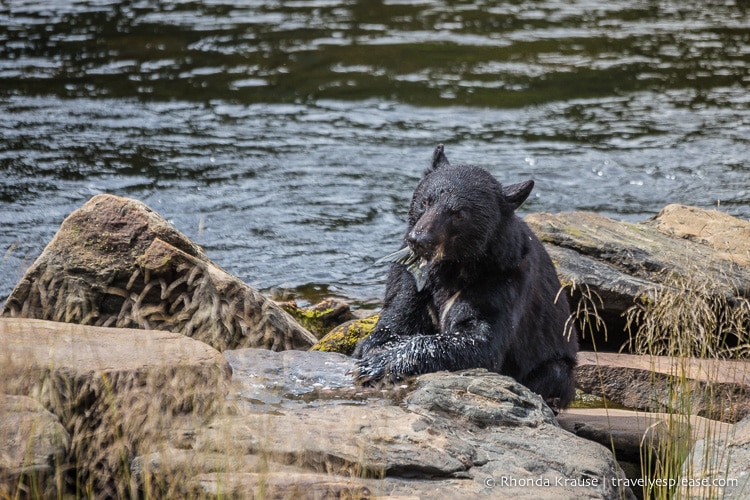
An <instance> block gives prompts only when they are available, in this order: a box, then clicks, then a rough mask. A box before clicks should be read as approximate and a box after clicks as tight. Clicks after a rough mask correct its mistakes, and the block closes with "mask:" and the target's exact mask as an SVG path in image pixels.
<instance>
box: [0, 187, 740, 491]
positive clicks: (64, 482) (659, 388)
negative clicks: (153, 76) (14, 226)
mask: <svg viewBox="0 0 750 500" xmlns="http://www.w3.org/2000/svg"><path fill="white" fill-rule="evenodd" d="M526 221H527V223H529V225H530V226H531V227H532V229H534V231H535V232H536V233H537V234H538V235H539V237H540V238H541V239H542V240H543V241H544V242H545V244H546V246H547V248H548V251H549V252H550V254H551V255H552V257H553V259H554V261H555V264H556V265H557V268H558V272H559V273H560V276H561V281H562V282H563V283H565V284H567V285H568V288H567V289H568V291H569V292H570V293H571V296H572V297H573V299H574V303H578V304H581V303H582V301H583V300H589V301H591V302H594V303H595V304H598V305H599V308H598V309H597V310H596V311H594V312H593V314H592V313H591V311H590V310H585V311H584V313H585V314H583V315H581V314H579V318H578V319H579V320H581V316H582V317H583V321H585V322H586V323H585V324H584V326H586V325H589V326H591V328H589V329H588V330H585V329H584V335H586V334H588V336H589V340H593V343H596V345H597V347H598V348H599V349H597V352H593V351H587V352H582V353H580V355H579V368H578V371H577V377H578V387H579V389H582V390H583V391H584V392H586V393H588V394H593V395H598V396H603V397H605V398H606V400H605V402H604V403H602V405H603V406H605V408H597V409H593V410H587V409H580V408H579V409H576V408H574V409H571V410H569V411H568V412H563V413H561V414H560V415H559V416H557V417H555V415H553V414H552V412H551V411H550V410H549V408H547V407H546V406H545V405H544V404H543V402H542V401H541V399H540V398H539V397H538V396H537V395H535V394H533V393H531V392H530V391H528V390H527V389H526V388H524V387H523V386H521V385H519V384H517V383H516V382H514V381H513V380H512V379H509V378H507V377H503V376H500V375H497V374H492V373H487V372H484V371H481V370H469V371H466V372H459V373H437V374H428V375H423V376H420V377H417V378H416V379H415V380H413V381H410V382H409V383H407V384H404V385H402V386H398V387H382V388H375V389H364V388H361V387H356V386H355V385H354V384H353V383H352V379H351V375H350V373H351V369H352V366H353V365H352V360H351V358H349V357H347V356H345V355H342V354H337V353H332V352H317V351H318V350H321V349H322V350H330V349H331V348H330V347H326V346H329V345H333V346H337V347H335V349H340V350H344V351H345V350H346V349H347V347H346V346H345V345H343V344H335V343H329V344H325V343H320V344H318V343H317V342H318V340H317V338H316V337H315V336H314V335H312V334H311V333H310V332H309V331H308V330H307V328H305V327H304V326H302V325H301V324H300V323H299V322H298V321H295V320H294V319H293V318H292V316H291V315H290V314H289V313H288V312H287V310H289V309H290V308H289V307H288V306H286V307H279V305H277V304H275V303H273V302H272V301H270V300H269V299H267V298H265V297H263V295H262V294H260V293H259V292H257V291H256V290H253V289H252V288H251V287H249V286H247V285H246V284H245V283H242V282H241V281H240V280H238V279H237V278H236V277H233V276H231V275H229V274H228V273H226V272H225V271H224V270H222V269H221V268H220V267H218V266H216V265H215V264H214V263H212V262H211V261H210V260H209V259H208V257H207V256H206V255H205V254H204V253H203V251H202V250H201V249H200V248H199V247H197V246H196V245H195V244H194V243H192V242H191V241H189V240H188V239H187V238H186V237H184V235H182V234H181V233H179V231H177V230H176V229H175V228H173V227H172V226H171V225H170V224H168V223H167V222H166V221H164V220H163V219H161V217H159V216H158V214H156V213H155V212H153V211H152V210H150V209H149V208H148V207H146V206H145V205H143V204H142V203H139V202H137V201H134V200H129V199H126V198H119V197H116V196H111V195H98V196H96V197H94V198H93V199H92V200H90V201H89V202H88V203H87V204H86V205H84V206H83V207H82V208H81V209H79V210H77V211H76V212H74V213H73V214H71V215H70V216H69V217H68V218H67V219H66V220H65V221H64V222H63V224H62V225H61V228H60V231H59V232H58V234H57V235H56V236H55V238H54V239H53V240H52V241H51V242H50V244H49V245H48V246H47V248H46V249H45V250H44V252H43V253H42V255H41V256H40V257H39V259H38V260H37V261H36V262H35V263H34V264H33V265H32V266H31V267H30V268H29V270H28V271H27V273H26V274H25V276H24V277H23V278H22V279H21V281H20V282H19V284H18V285H17V286H16V288H15V289H14V290H13V292H12V293H11V295H10V297H9V298H8V300H7V302H6V304H5V306H4V308H3V310H2V318H0V357H2V358H3V359H2V382H0V386H1V387H0V389H1V390H0V416H2V418H0V443H2V451H3V452H2V454H0V496H3V497H6V496H9V497H15V496H22V497H24V496H25V497H32V498H36V497H42V496H43V497H46V496H60V495H64V494H70V493H73V494H75V495H79V496H96V497H107V496H111V497H133V496H143V497H159V498H161V497H174V496H190V497H193V496H195V497H206V498H214V497H227V496H228V497H232V498H256V497H263V498H328V497H341V496H343V497H347V498H371V497H378V498H388V497H391V498H437V497H443V498H476V497H481V496H487V497H503V498H505V497H511V496H512V497H520V498H581V497H582V496H583V497H587V498H633V497H634V493H635V494H636V495H638V496H640V495H641V494H642V492H643V491H645V490H644V489H643V488H641V483H639V482H637V481H638V479H641V480H643V471H638V470H636V471H633V470H628V471H623V469H622V468H621V467H620V464H619V463H618V462H622V463H623V465H624V464H625V462H626V461H633V459H635V461H636V462H638V460H639V459H640V461H641V466H642V465H643V448H644V446H647V447H648V448H649V453H651V452H653V453H655V455H654V456H657V455H658V450H659V449H660V448H662V447H665V446H667V445H669V444H670V443H671V442H672V441H673V440H674V438H675V436H681V437H684V442H685V443H687V448H686V449H685V450H683V451H682V452H681V453H682V455H681V457H682V458H683V460H682V461H681V462H680V464H679V469H677V470H675V469H674V468H673V469H671V470H670V471H668V472H667V471H664V472H663V473H662V476H664V477H667V476H669V477H672V476H674V477H673V478H674V479H675V480H676V479H680V481H681V482H679V483H678V482H676V483H675V484H669V485H668V487H669V488H671V490H670V491H673V492H678V493H679V494H680V496H684V497H691V498H692V497H694V498H706V497H707V496H712V495H714V494H716V493H717V492H720V493H721V495H722V496H724V497H726V498H742V497H743V496H744V495H743V492H745V493H746V492H747V491H750V485H746V483H747V480H748V471H749V470H750V444H748V443H750V439H748V438H746V436H747V435H748V434H747V432H748V431H747V430H746V428H747V427H748V425H747V421H748V419H746V416H747V415H748V413H749V412H750V399H748V391H747V390H746V389H747V386H748V381H747V365H748V363H747V362H746V361H729V360H719V359H710V360H697V359H690V358H684V357H674V356H662V357H658V356H652V355H640V356H637V355H633V354H628V353H620V354H616V353H612V352H605V351H607V350H610V348H613V349H614V350H617V349H619V348H620V346H622V345H623V344H625V345H627V346H632V345H633V342H632V339H631V338H629V337H628V336H627V334H626V333H625V331H624V328H623V326H624V322H625V319H626V318H627V317H628V314H630V315H631V319H634V320H639V319H643V318H648V316H646V313H648V312H649V311H650V310H649V308H651V307H654V304H655V303H657V302H659V300H660V296H659V295H658V294H659V293H660V292H661V291H663V290H674V289H675V288H679V286H678V284H689V283H704V284H705V283H709V284H710V285H711V286H710V287H708V286H706V287H703V290H701V291H700V293H701V294H702V295H700V296H698V298H697V299H690V300H695V301H700V300H708V299H707V297H711V299H710V300H714V298H716V297H718V299H716V300H715V301H714V302H711V304H713V305H717V304H718V306H717V307H718V309H722V310H728V309H731V308H740V307H742V306H743V304H744V302H743V301H744V300H745V297H747V295H748V290H746V288H745V287H746V283H748V282H750V281H748V278H750V267H748V266H749V263H748V260H749V259H748V255H750V224H748V223H747V222H744V221H739V220H737V219H734V218H731V217H729V216H726V215H725V214H721V213H719V212H714V211H703V210H699V209H695V208H692V207H682V206H669V207H666V208H665V209H664V210H663V211H662V213H660V214H659V215H658V216H657V217H655V218H654V219H652V220H649V221H646V222H644V223H640V224H626V223H622V222H617V221H613V220H611V219H607V218H604V217H601V216H597V215H594V214H582V213H573V214H558V215H549V214H533V215H529V216H527V217H526ZM681 280H682V281H681ZM634 308H635V309H634ZM292 309H293V307H292ZM692 309H696V310H699V309H700V308H699V307H697V306H696V307H693V308H692ZM328 310H330V311H336V315H337V317H338V318H339V320H338V321H343V320H344V319H346V314H345V313H346V311H344V310H343V309H342V308H341V307H340V306H336V307H333V306H331V307H328V306H326V307H321V308H319V309H318V311H319V312H321V311H322V312H325V311H328ZM633 310H636V311H640V316H638V315H635V316H633V313H632V311H633ZM292 312H294V311H292ZM578 312H579V313H580V312H581V311H580V306H579V311H578ZM717 314H721V311H719V312H717ZM725 316H726V315H725ZM315 318H318V315H317V313H316V315H315ZM624 318H625V319H624ZM316 321H317V319H316ZM316 324H325V323H320V322H318V323H316ZM357 325H359V326H360V328H359V330H357V328H346V327H344V328H343V330H342V326H340V327H338V333H339V335H342V332H343V335H344V337H346V335H349V334H350V332H353V333H351V335H352V338H351V339H349V344H351V342H353V341H355V340H356V338H357V335H358V334H362V333H366V331H367V327H368V325H369V326H370V327H371V325H372V320H371V319H370V320H369V323H368V320H361V323H358V324H355V325H354V326H357ZM348 326H350V327H351V326H352V325H351V324H349V325H348ZM636 326H637V325H636ZM740 326H747V324H742V325H740ZM326 328H328V327H327V326H326ZM335 330H336V329H334V332H333V333H335ZM355 330H356V331H355ZM605 336H606V338H605ZM730 341H731V342H730V344H732V345H731V346H730V347H729V348H731V349H734V352H736V353H739V354H742V352H741V349H743V348H744V347H746V344H747V339H746V338H745V337H743V336H742V332H739V333H737V334H735V335H734V337H732V338H731V339H730ZM324 342H325V340H324ZM313 346H316V347H314V348H313ZM310 348H313V350H312V351H310V350H309V349H310ZM675 387H677V388H678V389H679V391H677V392H680V394H689V395H690V397H688V398H684V397H681V398H677V399H675V394H676V391H675ZM613 403H619V404H620V405H623V406H625V407H627V408H629V409H630V410H619V409H613V408H611V407H610V408H606V405H611V404H613ZM685 405H687V406H688V410H689V411H688V412H687V415H686V412H685ZM632 410H638V411H632ZM656 412H661V413H656ZM683 417H687V418H683ZM705 417H707V418H705ZM709 418H710V420H709ZM737 422H739V423H737ZM735 423H736V424H735ZM646 438H648V439H646ZM613 451H614V454H613ZM728 451H731V460H729V458H728V457H729V455H728V454H727V452H728ZM626 468H627V467H626ZM670 474H671V476H670ZM678 476H679V477H678ZM688 480H690V481H688Z"/></svg>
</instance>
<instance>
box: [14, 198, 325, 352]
mask: <svg viewBox="0 0 750 500" xmlns="http://www.w3.org/2000/svg"><path fill="white" fill-rule="evenodd" d="M2 315H3V316H9V317H19V318H36V319H48V320H53V321H63V322H66V323H78V324H84V325H97V326H114V327H124V328H143V329H146V330H150V329H157V330H167V331H173V332H179V333H182V334H184V335H187V336H190V337H195V338H197V339H199V340H202V341H204V342H206V343H208V344H210V345H212V346H214V347H215V348H217V349H219V350H223V349H227V348H236V347H248V346H253V347H264V348H268V349H274V350H283V349H308V348H309V347H310V346H312V345H313V344H314V343H315V341H316V339H315V338H314V337H313V336H312V335H311V334H310V333H309V332H308V331H307V330H305V329H304V328H302V327H301V326H300V325H299V324H298V323H297V322H295V321H294V320H293V319H291V318H290V317H289V315H288V314H286V313H285V312H284V311H282V310H281V309H280V308H279V307H278V306H276V304H274V303H273V302H272V301H270V300H268V299H266V298H265V297H263V296H262V295H261V294H260V293H259V292H258V291H257V290H254V289H253V288H251V287H250V286H248V285H246V284H245V283H243V282H241V281H240V280H239V279H237V278H236V277H234V276H231V275H230V274H228V273H227V272H225V271H224V270H223V269H221V268H219V267H218V266H217V265H215V264H214V263H213V262H211V261H210V260H209V259H208V258H207V257H206V255H205V254H204V253H203V251H202V250H201V249H200V248H199V247H198V246H197V245H195V244H194V243H192V242H191V241H190V240H189V239H188V238H187V237H185V236H184V235H183V234H182V233H180V232H179V231H177V230H176V229H175V228H174V227H173V226H172V225H171V224H169V223H168V222H167V221H165V220H164V219H162V218H161V217H160V216H159V215H158V214H156V213H155V212H154V211H152V210H151V209H149V208H148V207H147V206H146V205H144V204H143V203H140V202H138V201H135V200H130V199H127V198H120V197H117V196H112V195H97V196H95V197H93V198H92V199H91V200H89V201H88V202H87V203H86V204H85V205H84V206H83V207H81V208H80V209H78V210H76V211H75V212H73V213H72V214H70V216H68V217H67V218H66V219H65V220H64V221H63V223H62V225H61V226H60V230H59V231H58V232H57V234H56V235H55V237H54V238H53V239H52V241H51V242H50V243H49V244H48V245H47V247H46V248H45V249H44V251H43V252H42V255H41V256H40V257H39V258H38V259H37V260H36V262H34V264H33V265H32V266H31V267H30V268H29V269H28V271H27V272H26V274H25V275H24V277H23V278H22V279H21V281H20V282H19V283H18V284H17V285H16V287H15V288H14V289H13V291H12V292H11V294H10V296H9V297H8V300H7V302H6V304H5V306H4V308H3V311H2Z"/></svg>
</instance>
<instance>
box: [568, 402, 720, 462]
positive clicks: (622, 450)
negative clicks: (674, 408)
mask: <svg viewBox="0 0 750 500" xmlns="http://www.w3.org/2000/svg"><path fill="white" fill-rule="evenodd" d="M557 421H558V422H559V424H560V426H561V427H562V428H563V429H566V430H567V431H569V432H572V433H573V434H575V435H577V436H580V437H583V438H586V439H590V440H592V441H596V442H597V443H601V444H602V445H604V446H607V447H612V446H614V449H615V450H617V456H616V458H617V460H618V461H623V460H624V461H628V462H633V463H639V462H640V459H641V456H643V453H644V451H646V450H649V451H651V450H653V449H655V448H657V447H659V446H661V445H662V444H667V441H666V440H667V439H670V437H673V436H676V435H681V434H685V433H688V432H689V433H690V435H689V437H687V434H685V436H686V437H687V442H689V443H691V444H693V443H695V442H696V441H698V440H700V439H703V438H704V437H706V436H710V435H715V434H718V433H726V432H727V431H728V430H729V428H730V427H731V424H727V423H724V422H718V421H716V420H710V419H707V418H703V417H699V416H695V415H693V416H691V417H690V418H682V417H681V416H679V415H674V414H672V415H670V414H667V413H648V412H642V411H633V410H621V409H607V408H594V409H589V408H586V409H581V408H570V409H568V410H565V411H564V412H561V413H560V414H559V415H558V416H557ZM675 425H677V426H680V428H679V429H675V428H672V426H675Z"/></svg>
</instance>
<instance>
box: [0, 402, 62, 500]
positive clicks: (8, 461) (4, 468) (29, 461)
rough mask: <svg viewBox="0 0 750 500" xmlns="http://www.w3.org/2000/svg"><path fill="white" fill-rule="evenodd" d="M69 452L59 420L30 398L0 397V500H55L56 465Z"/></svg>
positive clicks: (57, 473) (58, 473) (57, 470)
mask: <svg viewBox="0 0 750 500" xmlns="http://www.w3.org/2000/svg"><path fill="white" fill-rule="evenodd" d="M69 449H70V436H69V435H68V433H67V432H66V431H65V429H64V428H63V426H62V425H61V424H60V422H59V421H58V420H57V417H55V416H54V415H53V414H52V413H50V412H48V411H47V410H45V409H44V407H42V405H40V404H39V403H38V402H36V401H34V400H33V399H31V398H29V397H27V396H9V395H5V394H2V393H0V497H2V498H13V497H16V496H17V495H19V496H25V495H29V496H31V493H32V492H36V493H38V494H40V496H44V497H48V498H52V497H55V496H56V495H55V493H56V491H55V486H56V485H57V484H58V481H60V479H61V477H60V473H61V469H60V468H59V467H56V465H57V464H61V463H63V462H64V460H65V458H66V455H67V453H68V451H69ZM22 492H23V493H24V495H20V493H22Z"/></svg>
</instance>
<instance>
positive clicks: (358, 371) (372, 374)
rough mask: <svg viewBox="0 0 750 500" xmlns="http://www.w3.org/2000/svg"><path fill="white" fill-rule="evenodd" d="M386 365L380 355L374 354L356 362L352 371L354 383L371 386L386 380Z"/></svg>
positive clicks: (387, 371)
mask: <svg viewBox="0 0 750 500" xmlns="http://www.w3.org/2000/svg"><path fill="white" fill-rule="evenodd" d="M389 371H390V370H389V369H388V363H387V362H386V360H385V358H384V357H383V356H382V355H378V354H374V355H370V356H368V357H367V358H365V359H360V360H359V361H357V367H356V368H355V370H354V381H355V382H356V383H358V384H360V385H373V384H374V383H376V382H379V381H381V380H383V379H386V378H387V376H388V373H389Z"/></svg>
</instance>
